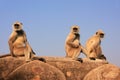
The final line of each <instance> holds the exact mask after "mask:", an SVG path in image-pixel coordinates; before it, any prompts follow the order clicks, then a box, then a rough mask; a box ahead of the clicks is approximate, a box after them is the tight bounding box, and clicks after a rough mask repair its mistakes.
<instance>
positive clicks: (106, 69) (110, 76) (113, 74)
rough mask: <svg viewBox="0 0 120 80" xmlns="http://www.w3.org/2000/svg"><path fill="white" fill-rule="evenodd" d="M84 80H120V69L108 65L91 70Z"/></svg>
mask: <svg viewBox="0 0 120 80" xmlns="http://www.w3.org/2000/svg"><path fill="white" fill-rule="evenodd" d="M83 80H120V69H119V68H118V67H117V66H114V65H112V64H106V65H103V66H100V67H98V68H95V69H93V70H91V71H90V72H89V73H88V74H87V75H86V76H85V78H84V79H83Z"/></svg>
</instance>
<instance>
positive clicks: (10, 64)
mask: <svg viewBox="0 0 120 80" xmlns="http://www.w3.org/2000/svg"><path fill="white" fill-rule="evenodd" d="M43 58H45V59H46V63H44V62H41V61H39V60H34V61H31V62H28V63H26V62H25V59H24V57H17V58H14V57H10V56H9V57H4V58H0V80H83V79H84V80H119V79H120V69H119V68H118V67H116V66H114V65H112V64H109V63H108V62H107V61H104V60H99V59H97V60H90V59H87V58H84V59H83V63H81V62H79V61H75V60H72V59H70V58H64V57H43ZM100 78H101V79H100Z"/></svg>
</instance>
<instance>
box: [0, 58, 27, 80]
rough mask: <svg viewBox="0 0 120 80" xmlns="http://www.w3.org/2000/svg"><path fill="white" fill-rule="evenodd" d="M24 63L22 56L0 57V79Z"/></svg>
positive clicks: (2, 79)
mask: <svg viewBox="0 0 120 80" xmlns="http://www.w3.org/2000/svg"><path fill="white" fill-rule="evenodd" d="M23 64H25V59H24V57H16V58H13V57H11V56H9V57H4V58H0V80H4V78H5V77H7V76H8V75H9V74H10V73H11V72H12V71H14V70H15V69H16V68H18V67H19V66H21V65H23Z"/></svg>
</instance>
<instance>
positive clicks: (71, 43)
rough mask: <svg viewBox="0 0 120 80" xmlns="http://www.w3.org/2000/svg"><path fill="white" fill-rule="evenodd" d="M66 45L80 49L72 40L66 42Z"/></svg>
mask: <svg viewBox="0 0 120 80" xmlns="http://www.w3.org/2000/svg"><path fill="white" fill-rule="evenodd" d="M66 44H68V45H70V46H71V47H73V48H78V47H79V45H75V44H74V43H73V42H72V41H71V40H68V41H67V42H66Z"/></svg>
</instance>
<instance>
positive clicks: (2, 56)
mask: <svg viewBox="0 0 120 80" xmlns="http://www.w3.org/2000/svg"><path fill="white" fill-rule="evenodd" d="M7 56H11V54H4V55H0V58H4V57H7Z"/></svg>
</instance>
